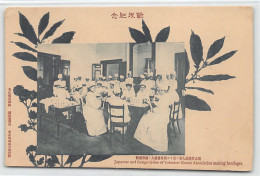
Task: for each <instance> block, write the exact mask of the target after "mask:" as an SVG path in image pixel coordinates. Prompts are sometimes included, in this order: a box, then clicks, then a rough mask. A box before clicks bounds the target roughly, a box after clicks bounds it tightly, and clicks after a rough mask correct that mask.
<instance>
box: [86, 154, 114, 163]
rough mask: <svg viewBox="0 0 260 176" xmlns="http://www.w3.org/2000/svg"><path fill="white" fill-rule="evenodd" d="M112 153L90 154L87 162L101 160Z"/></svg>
mask: <svg viewBox="0 0 260 176" xmlns="http://www.w3.org/2000/svg"><path fill="white" fill-rule="evenodd" d="M112 156H113V155H92V156H91V157H90V158H89V160H88V161H89V162H99V161H103V160H106V159H108V158H110V157H112Z"/></svg>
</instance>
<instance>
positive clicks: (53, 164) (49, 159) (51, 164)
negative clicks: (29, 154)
mask: <svg viewBox="0 0 260 176" xmlns="http://www.w3.org/2000/svg"><path fill="white" fill-rule="evenodd" d="M46 163H47V167H54V166H55V165H56V163H55V162H53V160H52V158H48V159H47V161H46Z"/></svg>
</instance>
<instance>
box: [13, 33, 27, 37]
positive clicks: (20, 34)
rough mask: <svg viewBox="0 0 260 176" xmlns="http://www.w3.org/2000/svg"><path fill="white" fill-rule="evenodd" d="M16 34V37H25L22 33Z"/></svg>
mask: <svg viewBox="0 0 260 176" xmlns="http://www.w3.org/2000/svg"><path fill="white" fill-rule="evenodd" d="M14 34H16V35H18V36H21V37H25V36H24V35H23V34H22V33H19V32H18V33H14Z"/></svg>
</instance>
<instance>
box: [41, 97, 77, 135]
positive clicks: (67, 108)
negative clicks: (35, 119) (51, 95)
mask: <svg viewBox="0 0 260 176" xmlns="http://www.w3.org/2000/svg"><path fill="white" fill-rule="evenodd" d="M77 106H80V104H78V103H76V102H71V103H68V104H56V103H46V101H40V102H39V112H40V113H39V120H40V123H39V129H41V128H42V118H43V116H49V115H51V116H52V118H51V119H55V124H56V127H57V131H56V137H57V139H59V138H60V123H61V118H62V117H63V112H68V117H67V119H70V124H69V126H70V127H71V125H72V122H73V121H74V117H75V116H74V115H75V112H76V108H77ZM50 110H51V111H52V112H51V113H49V111H50ZM44 111H45V112H44ZM46 112H47V113H46ZM66 125H68V124H66Z"/></svg>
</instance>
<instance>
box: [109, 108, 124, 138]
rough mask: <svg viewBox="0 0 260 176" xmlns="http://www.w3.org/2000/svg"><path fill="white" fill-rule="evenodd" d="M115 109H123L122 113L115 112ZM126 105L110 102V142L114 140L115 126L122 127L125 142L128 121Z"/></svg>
mask: <svg viewBox="0 0 260 176" xmlns="http://www.w3.org/2000/svg"><path fill="white" fill-rule="evenodd" d="M113 109H114V110H121V112H122V115H121V114H120V115H118V114H113ZM124 112H125V106H124V105H122V106H114V105H111V104H108V113H109V120H110V142H112V133H114V131H115V127H119V128H122V143H124V135H125V129H126V128H127V125H128V123H127V122H125V116H124Z"/></svg>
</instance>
